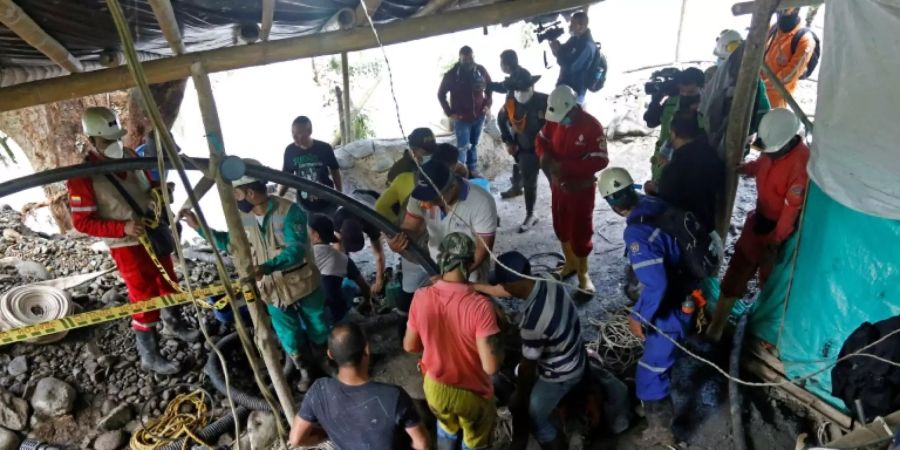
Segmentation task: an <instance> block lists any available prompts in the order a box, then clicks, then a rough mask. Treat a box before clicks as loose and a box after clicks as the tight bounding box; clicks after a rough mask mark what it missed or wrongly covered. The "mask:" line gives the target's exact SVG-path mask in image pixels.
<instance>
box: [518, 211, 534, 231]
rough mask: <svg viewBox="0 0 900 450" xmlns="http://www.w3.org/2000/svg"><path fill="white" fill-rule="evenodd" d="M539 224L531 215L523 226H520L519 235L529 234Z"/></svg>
mask: <svg viewBox="0 0 900 450" xmlns="http://www.w3.org/2000/svg"><path fill="white" fill-rule="evenodd" d="M537 223H538V218H537V217H534V216H532V215H530V214H529V215H528V217H526V218H525V221H524V222H522V225H520V226H519V233H527V232H528V231H530V230H531V228H532V227H534V226H535V225H537Z"/></svg>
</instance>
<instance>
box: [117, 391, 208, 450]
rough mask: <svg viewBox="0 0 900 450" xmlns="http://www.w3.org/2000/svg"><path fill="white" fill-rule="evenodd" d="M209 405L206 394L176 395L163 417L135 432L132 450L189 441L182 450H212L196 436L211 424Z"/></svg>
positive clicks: (131, 443)
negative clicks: (196, 447)
mask: <svg viewBox="0 0 900 450" xmlns="http://www.w3.org/2000/svg"><path fill="white" fill-rule="evenodd" d="M206 401H207V396H206V393H205V392H204V391H202V390H196V391H193V392H191V393H189V394H179V395H177V396H176V397H175V398H174V399H172V401H171V402H169V404H168V405H167V406H166V410H165V412H164V413H163V415H161V416H159V417H157V418H156V419H153V420H151V421H149V422H148V423H147V424H146V425H144V426H143V427H141V428H140V429H138V430H137V431H135V432H134V434H133V435H132V436H131V440H130V441H129V445H130V446H131V448H132V449H133V450H156V449H158V448H160V447H162V446H164V445H166V444H168V443H169V442H172V441H175V440H178V439H181V438H186V439H185V440H184V443H183V444H182V446H181V448H182V449H187V448H189V447H188V443H189V442H196V443H198V444H200V445H202V446H203V447H205V448H212V447H211V446H210V445H209V444H207V443H206V442H203V440H202V439H200V438H199V437H198V436H197V432H198V431H199V430H201V429H203V428H204V427H205V426H206V423H207V422H208V421H209V407H208V406H207V405H206Z"/></svg>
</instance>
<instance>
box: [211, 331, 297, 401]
mask: <svg viewBox="0 0 900 450" xmlns="http://www.w3.org/2000/svg"><path fill="white" fill-rule="evenodd" d="M237 338H238V335H237V333H231V334H229V335H228V336H225V337H223V338H222V339H220V340H219V342H217V343H216V348H218V349H219V351H220V352H223V353H225V350H226V349H227V348H228V347H230V346H232V345H235V344H237V343H238V341H237ZM293 369H294V366H293V364H291V363H290V362H289V361H288V362H287V363H285V364H284V373H285V376H287V375H290V374H291V372H293ZM203 372H204V373H205V374H206V375H207V376H208V377H209V381H210V383H212V385H213V387H214V388H216V391H218V392H219V393H221V394H222V395H227V394H228V389H227V388H226V386H225V375H224V374H223V373H222V366H221V365H220V364H219V360H218V358H217V357H216V353H215V352H210V353H209V356H208V357H207V359H206V365H205V366H204V367H203ZM230 391H231V396H232V398H234V402H235V403H237V404H238V405H241V406H242V407H244V408H247V409H250V410H256V411H269V412H271V411H272V409H271V408H269V404H268V403H266V401H265V400H264V399H263V398H262V397H259V396H258V395H253V394H251V393H249V392H246V391H243V390H241V389H238V388H237V387H235V386H233V385H232V386H231V389H230Z"/></svg>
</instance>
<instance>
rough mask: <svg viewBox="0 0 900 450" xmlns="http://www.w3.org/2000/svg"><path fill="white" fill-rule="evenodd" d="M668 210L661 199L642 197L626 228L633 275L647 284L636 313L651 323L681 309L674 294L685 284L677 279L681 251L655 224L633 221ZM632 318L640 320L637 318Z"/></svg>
mask: <svg viewBox="0 0 900 450" xmlns="http://www.w3.org/2000/svg"><path fill="white" fill-rule="evenodd" d="M667 207H668V205H667V204H666V203H665V202H664V201H662V200H660V199H659V198H656V197H646V196H642V197H641V200H640V202H639V203H638V205H637V207H635V208H634V210H633V211H632V212H631V214H629V216H628V222H629V224H628V225H627V226H626V227H625V249H626V253H627V255H628V259H629V260H630V261H631V267H632V268H633V269H634V274H635V275H636V276H637V279H638V280H639V281H640V282H641V284H643V285H644V289H643V291H641V297H640V298H639V299H638V301H637V304H635V305H634V310H635V311H637V312H638V313H639V314H640V315H641V316H643V317H644V319H646V320H648V321H652V320H653V319H655V318H656V317H658V316H659V315H660V314H661V313H665V312H667V311H669V310H671V309H672V308H674V307H678V308H680V307H681V302H680V300H681V299H679V298H677V295H673V294H677V293H679V292H680V291H682V289H681V286H682V281H684V280H680V279H676V275H677V270H676V268H677V267H678V264H679V262H680V261H681V249H680V248H679V247H678V243H677V242H676V241H675V238H673V237H672V236H670V235H669V234H667V233H665V232H663V231H662V230H660V229H658V228H656V227H654V226H652V225H648V224H642V223H630V222H632V221H633V220H634V219H636V218H638V217H642V216H654V215H657V214H660V213H662V212H663V211H664V210H665V209H666V208H667ZM667 294H668V295H667ZM673 297H675V298H673ZM673 303H675V304H673ZM632 317H634V318H635V319H637V320H640V317H638V316H637V315H632Z"/></svg>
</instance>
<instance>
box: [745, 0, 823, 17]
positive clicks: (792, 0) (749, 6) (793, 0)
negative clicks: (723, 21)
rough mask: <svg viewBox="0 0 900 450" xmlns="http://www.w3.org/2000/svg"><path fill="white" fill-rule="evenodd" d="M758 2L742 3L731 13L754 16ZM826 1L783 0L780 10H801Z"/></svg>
mask: <svg viewBox="0 0 900 450" xmlns="http://www.w3.org/2000/svg"><path fill="white" fill-rule="evenodd" d="M756 3H758V2H740V3H735V4H734V6H732V7H731V13H732V14H734V15H735V16H743V15H747V14H753V5H754V4H756ZM822 3H825V0H781V3H779V5H778V7H779V8H800V7H803V6H812V5H821V4H822Z"/></svg>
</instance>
